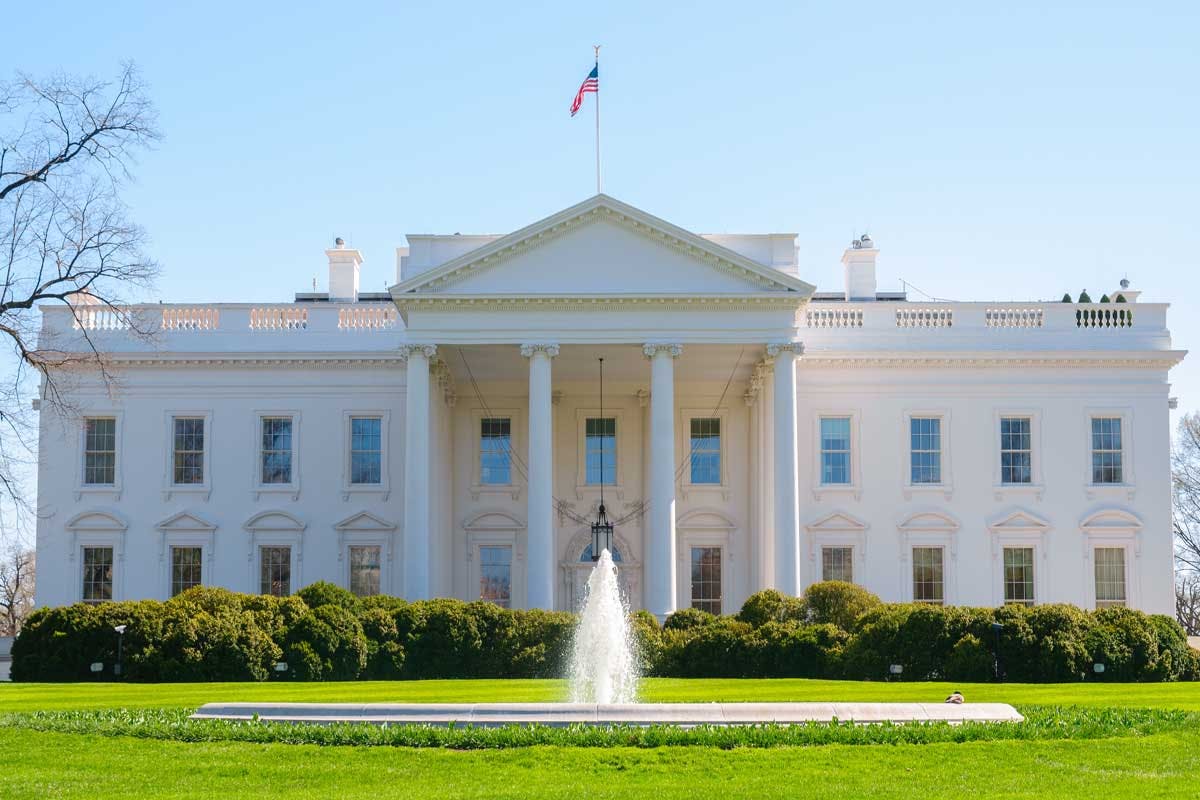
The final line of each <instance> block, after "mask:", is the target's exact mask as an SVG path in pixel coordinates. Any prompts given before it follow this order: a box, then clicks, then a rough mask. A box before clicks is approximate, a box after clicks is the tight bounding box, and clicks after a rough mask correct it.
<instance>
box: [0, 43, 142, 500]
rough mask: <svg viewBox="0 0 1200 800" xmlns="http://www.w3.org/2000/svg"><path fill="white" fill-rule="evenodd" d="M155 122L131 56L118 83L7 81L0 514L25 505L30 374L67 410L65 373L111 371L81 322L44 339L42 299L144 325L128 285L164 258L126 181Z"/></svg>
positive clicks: (1, 157)
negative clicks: (126, 195)
mask: <svg viewBox="0 0 1200 800" xmlns="http://www.w3.org/2000/svg"><path fill="white" fill-rule="evenodd" d="M155 125H156V114H155V111H154V107H153V105H152V104H151V102H150V100H149V99H148V98H147V95H146V90H145V86H144V85H143V83H142V81H141V78H140V76H139V75H138V72H137V70H136V69H135V68H134V67H133V65H131V64H126V65H125V66H123V67H122V69H121V70H120V73H119V75H118V76H117V77H116V79H115V80H113V81H103V80H98V79H95V78H90V77H89V78H81V77H74V76H68V75H55V76H51V77H49V78H46V79H38V78H34V77H31V76H28V75H18V76H17V78H16V80H14V81H12V82H8V83H0V344H2V345H7V347H5V348H0V514H4V513H5V510H6V509H5V507H4V506H5V505H7V506H8V513H9V514H13V513H18V512H20V511H22V510H28V508H29V506H30V504H29V503H28V502H27V501H26V500H25V499H24V498H25V496H26V495H25V493H24V492H23V491H22V489H23V483H24V480H23V478H24V477H25V475H26V474H27V473H28V471H29V465H30V464H31V462H32V456H31V454H32V453H34V452H35V450H36V439H37V436H36V427H35V426H34V424H33V423H34V420H33V417H32V414H31V409H30V401H31V400H32V399H33V397H32V395H33V394H34V392H36V391H38V387H37V386H36V385H35V384H36V383H37V382H38V381H39V380H40V393H41V397H42V402H43V403H49V404H50V405H51V408H52V409H54V410H57V411H59V412H60V413H62V415H63V417H64V418H69V416H70V413H69V412H70V409H69V407H68V402H67V400H66V393H65V392H64V391H62V389H61V388H60V382H61V380H63V378H64V376H65V375H69V374H72V373H76V372H80V371H84V372H89V371H90V372H92V373H94V372H96V371H99V374H100V375H101V376H102V377H103V378H104V379H105V380H106V381H108V380H110V378H111V375H110V374H109V372H108V370H107V369H106V367H105V359H104V354H103V353H102V352H101V351H100V350H99V349H98V348H97V347H96V346H95V343H94V342H93V341H92V338H91V336H90V335H89V332H88V330H87V327H86V326H82V325H81V326H80V330H79V332H80V334H81V335H82V338H83V340H84V341H85V342H86V346H85V347H83V348H80V347H78V346H77V345H73V346H71V347H68V348H64V349H62V350H56V349H55V345H54V343H52V342H45V341H41V342H39V341H37V338H36V325H37V323H38V314H37V310H36V307H37V306H38V305H39V304H47V303H61V304H65V305H67V306H68V307H70V308H72V309H73V310H74V313H75V317H76V321H77V322H78V321H80V319H81V311H80V309H81V308H83V307H86V306H100V307H105V308H107V309H109V310H111V312H112V313H114V314H116V315H117V316H118V317H119V318H121V319H122V321H123V323H124V324H129V325H130V326H131V328H132V329H133V330H134V332H135V333H136V332H138V325H140V324H141V323H140V322H139V321H138V320H137V319H135V318H134V316H133V315H132V314H129V313H128V312H127V310H126V308H127V306H126V298H125V293H126V292H128V291H130V289H131V288H134V287H145V286H148V285H149V284H150V283H151V282H152V280H153V278H154V276H155V274H156V272H157V267H156V265H155V263H154V262H153V261H152V260H150V259H149V258H147V257H146V256H145V255H144V253H143V248H144V246H145V243H146V237H145V234H144V232H143V231H142V230H141V228H139V227H137V226H136V225H134V224H133V223H132V222H130V221H129V219H128V216H127V211H126V208H125V205H124V204H123V203H122V202H121V198H120V189H121V187H122V185H123V184H124V183H126V182H127V181H128V180H130V179H131V174H130V168H131V167H132V165H133V164H134V161H135V158H136V156H137V155H138V154H139V153H140V152H141V151H143V150H145V149H146V148H148V147H149V146H150V145H151V144H152V143H153V142H154V141H155V140H157V139H158V137H159V134H158V131H157V130H156V127H155ZM79 350H82V351H83V352H82V353H80V352H78V351H79ZM5 351H7V352H5Z"/></svg>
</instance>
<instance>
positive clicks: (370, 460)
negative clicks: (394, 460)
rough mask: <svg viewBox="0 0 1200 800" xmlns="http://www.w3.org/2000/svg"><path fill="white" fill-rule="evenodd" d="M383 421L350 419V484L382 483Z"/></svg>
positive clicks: (364, 418)
mask: <svg viewBox="0 0 1200 800" xmlns="http://www.w3.org/2000/svg"><path fill="white" fill-rule="evenodd" d="M382 431H383V420H382V419H380V418H379V417H351V418H350V483H352V484H380V483H382V482H383V433H382Z"/></svg>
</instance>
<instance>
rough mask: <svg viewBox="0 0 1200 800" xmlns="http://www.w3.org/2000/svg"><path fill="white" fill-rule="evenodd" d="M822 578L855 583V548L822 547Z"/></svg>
mask: <svg viewBox="0 0 1200 800" xmlns="http://www.w3.org/2000/svg"><path fill="white" fill-rule="evenodd" d="M821 580H823V581H845V582H846V583H854V548H853V547H822V548H821Z"/></svg>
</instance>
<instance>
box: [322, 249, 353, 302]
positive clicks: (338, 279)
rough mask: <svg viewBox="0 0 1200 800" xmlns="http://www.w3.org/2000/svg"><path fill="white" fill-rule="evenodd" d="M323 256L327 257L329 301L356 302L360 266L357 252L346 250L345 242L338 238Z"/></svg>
mask: <svg viewBox="0 0 1200 800" xmlns="http://www.w3.org/2000/svg"><path fill="white" fill-rule="evenodd" d="M325 255H326V256H328V257H329V299H330V300H343V301H345V300H348V301H350V302H352V303H353V302H355V301H357V300H358V267H359V265H360V264H362V256H361V255H360V254H359V252H358V251H357V250H354V249H349V250H348V249H346V242H345V241H344V240H343V239H342V237H340V236H339V237H338V238H337V239H336V240H335V241H334V244H333V249H332V250H326V251H325Z"/></svg>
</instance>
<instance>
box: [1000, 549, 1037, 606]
mask: <svg viewBox="0 0 1200 800" xmlns="http://www.w3.org/2000/svg"><path fill="white" fill-rule="evenodd" d="M1033 600H1034V597H1033V548H1032V547H1006V548H1004V602H1005V603H1016V604H1018V605H1023V606H1031V605H1033Z"/></svg>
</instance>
